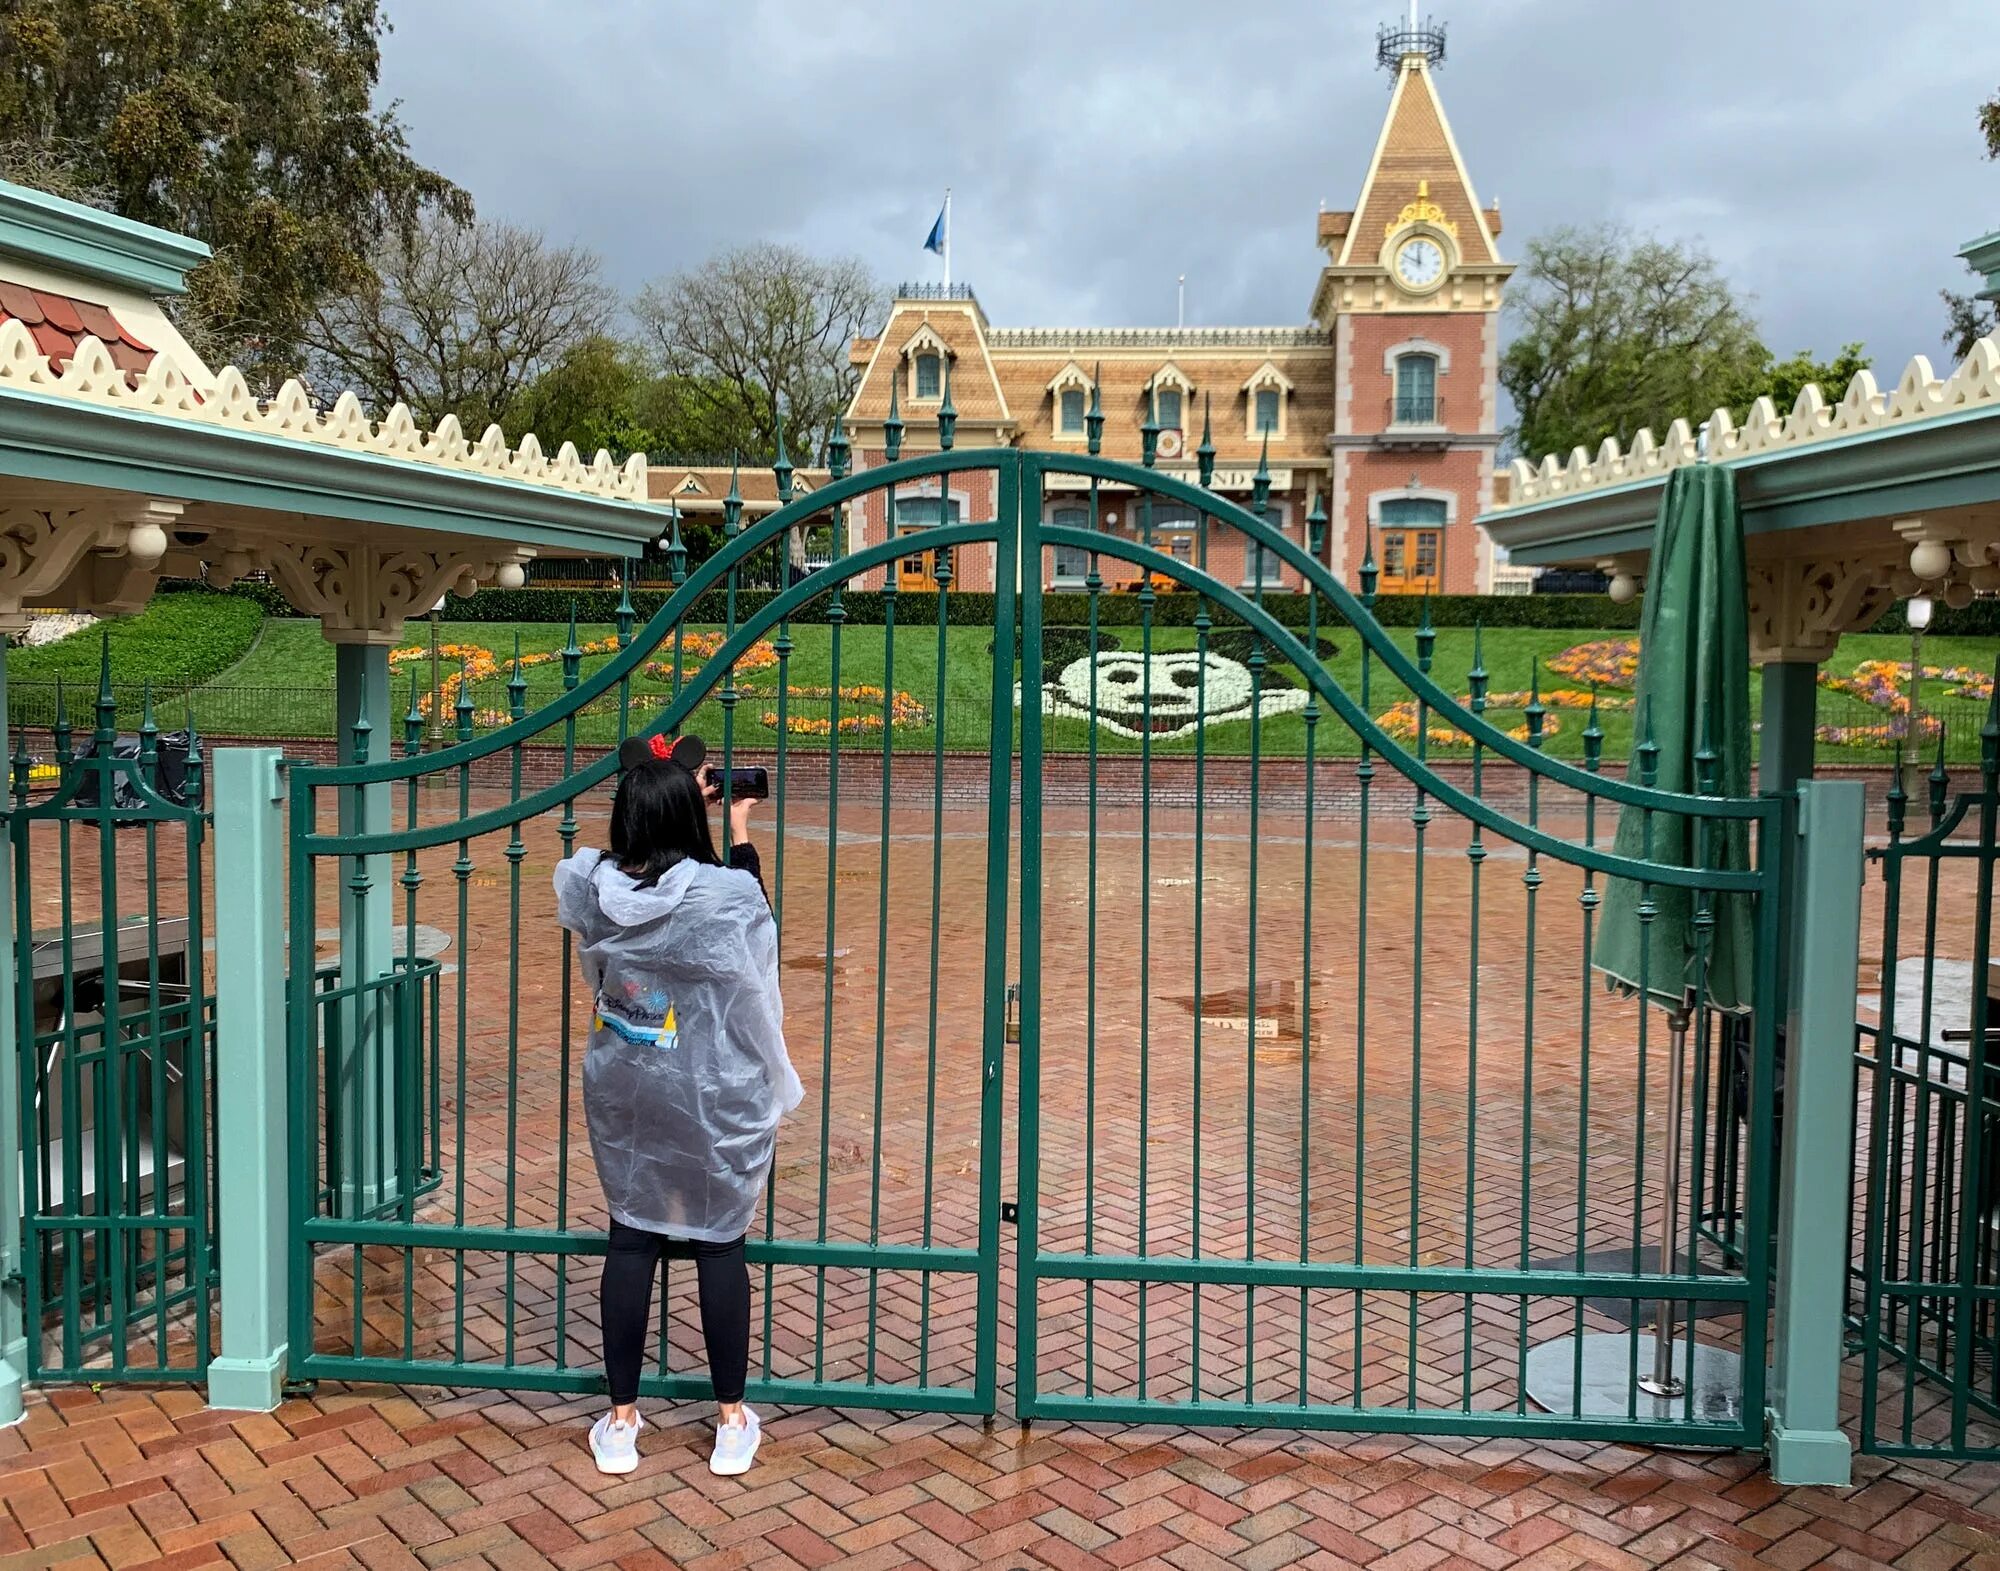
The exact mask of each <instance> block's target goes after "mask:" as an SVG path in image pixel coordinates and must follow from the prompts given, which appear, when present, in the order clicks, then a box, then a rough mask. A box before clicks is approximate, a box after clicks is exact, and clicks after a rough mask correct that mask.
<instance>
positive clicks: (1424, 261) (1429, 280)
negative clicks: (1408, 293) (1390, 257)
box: [1396, 235, 1444, 289]
mask: <svg viewBox="0 0 2000 1571" xmlns="http://www.w3.org/2000/svg"><path fill="white" fill-rule="evenodd" d="M1396 276H1397V277H1398V278H1400V279H1401V280H1402V281H1403V283H1404V284H1405V285H1406V286H1407V287H1409V288H1411V289H1428V288H1430V287H1431V286H1432V285H1433V284H1435V283H1437V282H1438V280H1439V279H1441V278H1443V277H1444V248H1443V247H1442V246H1440V245H1439V244H1438V243H1437V242H1436V241H1435V240H1427V239H1425V238H1424V237H1423V236H1422V235H1419V236H1417V237H1416V238H1415V239H1414V240H1405V241H1404V242H1403V247H1402V249H1401V250H1400V251H1398V252H1397V253H1396Z"/></svg>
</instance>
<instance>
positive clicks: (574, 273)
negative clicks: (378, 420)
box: [308, 217, 617, 436]
mask: <svg viewBox="0 0 2000 1571" xmlns="http://www.w3.org/2000/svg"><path fill="white" fill-rule="evenodd" d="M375 270H376V273H377V275H378V276H377V280H376V281H375V282H373V283H371V284H369V285H367V286H366V287H364V288H362V289H360V290H358V291H356V292H354V293H352V294H346V295H342V296H339V297H337V298H335V299H333V300H330V301H327V302H326V303H325V304H324V305H322V306H321V307H320V308H319V310H318V311H316V312H315V313H314V315H313V319H312V323H311V325H310V327H309V329H308V344H309V347H310V349H311V352H312V364H313V371H314V375H315V377H316V378H317V379H319V380H321V381H322V383H323V385H328V386H334V387H352V388H354V389H355V391H357V392H358V393H360V394H361V395H362V396H363V397H364V398H366V399H368V400H370V401H372V402H373V403H374V404H375V405H376V406H377V407H378V408H384V409H386V408H387V407H388V406H389V405H391V404H394V403H399V402H400V403H405V404H408V405H409V406H410V411H411V413H412V414H414V415H415V416H416V417H417V418H418V419H419V421H421V422H422V423H425V424H433V423H435V422H436V421H438V420H441V419H443V418H444V416H446V415H447V414H455V415H457V416H458V417H459V419H460V421H461V422H462V423H463V424H464V425H465V427H466V430H467V431H468V432H469V433H471V434H473V435H475V436H476V435H477V434H478V432H479V431H480V430H482V429H483V428H484V427H485V426H486V424H487V423H488V422H491V421H496V420H497V421H502V422H504V421H505V420H506V418H507V415H508V412H509V409H510V408H511V406H512V405H513V404H514V402H515V401H516V400H517V399H518V398H519V397H520V395H521V393H522V391H523V389H525V388H526V387H527V386H528V385H529V384H530V383H532V382H534V381H535V380H536V378H538V377H539V376H541V375H542V374H543V373H544V372H546V371H547V370H548V369H549V368H550V367H551V366H553V365H554V364H556V362H558V361H559V360H561V359H562V357H563V355H564V354H566V353H567V352H568V351H569V350H571V349H573V348H574V347H576V346H577V345H578V344H580V343H582V342H584V341H585V340H586V339H589V338H591V337H593V336H594V335H596V334H598V333H601V332H603V331H604V329H605V328H606V326H607V325H608V324H609V322H610V321H611V318H612V315H613V312H614V310H615V308H616V304H617V302H616V297H615V296H614V295H613V294H612V292H611V291H610V289H608V288H607V287H606V286H605V284H604V282H603V280H602V278H601V277H600V276H599V262H598V259H597V257H596V256H595V255H594V254H593V253H591V252H589V251H586V250H584V249H583V248H582V247H580V246H562V247H557V246H552V245H550V244H549V243H548V241H546V240H545V239H544V238H543V237H542V236H541V235H540V234H539V233H537V232H536V231H534V230H532V229H522V228H517V227H516V226H514V225H512V224H503V223H474V224H455V223H452V222H451V221H450V220H448V219H446V218H443V217H432V218H429V219H426V220H425V221H424V222H422V223H420V224H418V225H417V226H416V227H415V229H414V230H412V232H411V233H410V235H409V237H408V239H407V240H403V239H397V240H395V241H393V242H392V243H391V244H390V245H389V246H387V247H386V248H385V250H384V251H383V253H382V254H381V255H380V256H378V257H377V258H376V259H375Z"/></svg>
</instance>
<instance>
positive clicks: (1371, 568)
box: [1360, 521, 1376, 610]
mask: <svg viewBox="0 0 2000 1571" xmlns="http://www.w3.org/2000/svg"><path fill="white" fill-rule="evenodd" d="M1360 578H1361V603H1362V604H1363V605H1364V606H1367V607H1369V608H1370V609H1371V610H1372V609H1373V608H1374V605H1375V579H1376V567H1375V525H1374V523H1373V522H1372V521H1371V522H1370V523H1369V524H1368V525H1367V526H1366V532H1365V533H1364V534H1363V535H1362V537H1361V572H1360Z"/></svg>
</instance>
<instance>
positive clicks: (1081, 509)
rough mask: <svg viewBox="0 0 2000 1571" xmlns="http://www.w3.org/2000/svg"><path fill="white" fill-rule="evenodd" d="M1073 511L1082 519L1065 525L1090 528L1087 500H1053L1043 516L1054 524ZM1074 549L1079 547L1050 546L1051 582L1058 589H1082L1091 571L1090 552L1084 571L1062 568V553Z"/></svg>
mask: <svg viewBox="0 0 2000 1571" xmlns="http://www.w3.org/2000/svg"><path fill="white" fill-rule="evenodd" d="M1071 513H1074V514H1075V515H1077V518H1078V519H1079V520H1080V521H1079V522H1077V523H1074V524H1069V523H1065V525H1064V527H1066V528H1074V529H1088V528H1089V527H1090V505H1089V504H1088V503H1086V502H1074V501H1064V502H1051V503H1049V505H1048V508H1047V510H1046V512H1044V514H1043V515H1042V516H1043V518H1044V519H1045V520H1046V521H1047V522H1048V523H1049V524H1051V525H1053V524H1056V523H1058V522H1062V521H1063V520H1064V519H1065V518H1066V516H1067V515H1068V514H1071ZM1073 549H1078V548H1076V547H1071V546H1060V545H1059V546H1052V547H1051V548H1050V550H1051V552H1052V553H1053V556H1052V560H1051V562H1050V564H1049V584H1050V586H1051V587H1053V588H1056V589H1081V588H1082V587H1083V586H1084V580H1085V578H1086V576H1087V575H1088V574H1089V572H1090V567H1089V553H1088V552H1086V553H1085V565H1084V570H1083V572H1081V573H1076V574H1073V575H1072V574H1066V573H1064V572H1063V570H1062V553H1063V552H1064V551H1068V550H1073Z"/></svg>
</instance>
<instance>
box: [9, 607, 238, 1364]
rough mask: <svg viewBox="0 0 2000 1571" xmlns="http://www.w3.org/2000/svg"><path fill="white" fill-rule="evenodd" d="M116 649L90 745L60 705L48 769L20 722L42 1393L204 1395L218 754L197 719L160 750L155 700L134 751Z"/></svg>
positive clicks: (23, 1130) (19, 1017) (28, 1086)
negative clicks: (144, 1390)
mask: <svg viewBox="0 0 2000 1571" xmlns="http://www.w3.org/2000/svg"><path fill="white" fill-rule="evenodd" d="M108 648H109V646H108V643H107V645H106V649H107V653H106V655H105V658H104V666H103V675H102V678H101V681H100V683H99V688H98V692H97V695H96V701H95V705H94V709H93V710H92V716H93V721H92V724H91V725H90V727H89V729H88V731H87V734H86V737H85V740H84V741H83V743H82V744H81V745H78V743H77V742H76V740H75V737H74V732H73V729H72V725H71V720H70V715H69V711H68V709H67V707H66V706H65V704H64V699H63V695H62V691H61V689H60V688H58V689H57V692H56V707H55V710H54V712H53V713H52V714H50V715H48V716H47V717H40V716H37V717H33V718H35V719H37V720H42V719H44V718H45V723H46V725H47V739H48V742H49V744H50V745H51V747H52V751H53V757H52V758H46V759H44V760H42V761H41V762H40V763H39V764H38V763H37V761H36V759H35V757H34V755H33V754H31V753H30V751H29V747H28V741H27V734H26V727H25V725H24V724H23V722H24V720H26V719H28V718H29V717H26V716H23V715H20V714H18V713H17V714H16V715H14V716H13V717H12V718H13V726H14V736H15V742H16V749H15V755H14V757H13V759H12V760H11V773H12V780H13V802H12V810H11V812H10V813H9V814H8V835H9V841H10V851H11V856H12V864H13V868H14V873H15V877H14V883H13V890H12V898H13V901H14V904H13V909H12V912H11V915H12V918H13V927H14V933H15V946H14V965H15V972H14V1001H15V1030H16V1040H17V1041H18V1042H19V1044H20V1052H19V1056H18V1060H17V1064H16V1069H15V1072H16V1074H17V1076H18V1084H17V1088H16V1098H17V1105H18V1108H19V1118H20V1125H19V1133H20V1149H21V1151H22V1153H23V1159H22V1163H21V1185H22V1229H23V1237H22V1240H21V1252H20V1259H21V1278H22V1280H21V1289H22V1301H23V1306H24V1310H25V1314H26V1319H27V1348H28V1375H29V1378H30V1379H32V1380H36V1381H44V1382H46V1381H65V1380H93V1381H96V1380H199V1379H201V1378H202V1377H203V1375H204V1374H205V1373H206V1371H207V1368H208V1363H209V1357H210V1353H211V1350H212V1346H213V1336H214V1327H213V1325H212V1323H211V1322H212V1313H213V1308H214V1293H215V1187H214V1178H215V1151H214V1148H213V1143H212V1141H211V1138H210V1134H211V1130H212V1129H213V1111H214V1070H213V1062H214V1060H213V1052H214V1041H215V1009H214V998H213V995H212V994H211V993H210V992H209V989H208V974H207V968H206V960H205V954H204V945H203V934H204V931H205V928H204V921H205V908H206V900H205V885H206V876H205V848H206V839H207V825H208V819H207V815H206V813H205V811H204V808H203V805H202V771H203V765H202V754H201V745H200V741H199V739H198V738H197V737H196V735H195V733H194V728H193V725H192V722H190V723H189V725H188V726H187V728H186V729H185V730H183V731H181V732H179V733H175V734H166V735H163V734H162V731H161V728H160V727H159V725H158V724H157V723H156V722H155V719H154V713H153V705H152V701H151V698H150V695H147V696H145V697H143V698H142V699H141V701H140V702H141V708H142V714H141V718H140V724H139V727H138V730H137V733H136V736H134V737H132V738H130V739H128V742H127V743H125V744H121V739H120V737H119V733H118V706H117V701H116V699H115V697H114V694H113V689H112V685H111V671H110V659H109V653H108ZM82 696H85V697H86V698H87V696H88V695H82Z"/></svg>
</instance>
